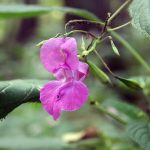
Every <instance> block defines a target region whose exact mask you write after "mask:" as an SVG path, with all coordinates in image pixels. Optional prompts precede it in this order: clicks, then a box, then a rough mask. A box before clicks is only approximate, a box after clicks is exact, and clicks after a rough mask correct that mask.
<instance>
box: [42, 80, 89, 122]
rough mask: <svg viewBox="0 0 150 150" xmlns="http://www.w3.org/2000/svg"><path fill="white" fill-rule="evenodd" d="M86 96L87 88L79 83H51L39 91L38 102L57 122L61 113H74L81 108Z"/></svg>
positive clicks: (87, 93)
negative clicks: (39, 101)
mask: <svg viewBox="0 0 150 150" xmlns="http://www.w3.org/2000/svg"><path fill="white" fill-rule="evenodd" d="M88 95H89V91H88V88H87V86H86V85H85V84H84V83H82V82H81V81H71V82H67V83H62V82H60V81H51V82H49V83H47V84H46V85H45V86H44V87H43V88H42V89H41V91H40V100H41V103H42V105H43V107H44V109H45V110H46V111H47V112H48V113H49V114H50V115H52V116H53V118H54V119H55V120H57V119H58V118H59V116H60V115H61V111H75V110H77V109H79V108H80V107H82V106H83V105H84V103H85V102H86V101H87V98H88Z"/></svg>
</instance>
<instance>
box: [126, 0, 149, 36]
mask: <svg viewBox="0 0 150 150" xmlns="http://www.w3.org/2000/svg"><path fill="white" fill-rule="evenodd" d="M129 13H130V16H131V17H132V25H133V26H134V27H135V28H136V29H137V30H138V31H140V32H141V33H142V34H143V35H145V36H146V37H149V38H150V19H149V18H150V1H149V0H133V2H132V3H131V5H130V7H129Z"/></svg>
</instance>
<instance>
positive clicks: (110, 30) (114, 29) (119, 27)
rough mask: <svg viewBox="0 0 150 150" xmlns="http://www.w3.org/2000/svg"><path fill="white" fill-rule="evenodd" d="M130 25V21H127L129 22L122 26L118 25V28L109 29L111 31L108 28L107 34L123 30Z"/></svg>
mask: <svg viewBox="0 0 150 150" xmlns="http://www.w3.org/2000/svg"><path fill="white" fill-rule="evenodd" d="M130 24H131V21H129V22H127V23H125V24H123V25H120V26H118V27H115V28H111V29H109V28H108V30H107V31H109V32H112V31H116V30H119V29H121V28H124V27H126V26H128V25H130Z"/></svg>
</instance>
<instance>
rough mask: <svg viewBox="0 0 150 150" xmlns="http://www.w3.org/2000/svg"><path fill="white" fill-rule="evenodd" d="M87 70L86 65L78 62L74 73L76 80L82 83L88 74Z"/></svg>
mask: <svg viewBox="0 0 150 150" xmlns="http://www.w3.org/2000/svg"><path fill="white" fill-rule="evenodd" d="M88 68H89V66H88V64H87V63H84V62H81V61H79V65H78V69H77V71H76V73H75V74H76V75H75V78H76V80H80V81H83V80H84V79H85V78H86V76H87V74H88Z"/></svg>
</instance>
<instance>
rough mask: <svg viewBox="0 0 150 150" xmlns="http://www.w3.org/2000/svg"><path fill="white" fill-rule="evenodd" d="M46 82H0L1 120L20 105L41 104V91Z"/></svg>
mask: <svg viewBox="0 0 150 150" xmlns="http://www.w3.org/2000/svg"><path fill="white" fill-rule="evenodd" d="M44 83H45V81H39V80H12V81H1V82H0V119H2V118H4V117H6V115H7V114H8V113H9V112H11V111H12V110H13V109H15V108H16V107H18V106H19V105H21V104H23V103H27V102H39V89H40V87H41V86H42V85H43V84H44Z"/></svg>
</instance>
